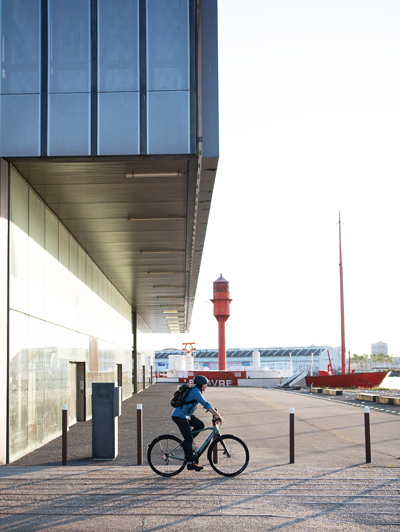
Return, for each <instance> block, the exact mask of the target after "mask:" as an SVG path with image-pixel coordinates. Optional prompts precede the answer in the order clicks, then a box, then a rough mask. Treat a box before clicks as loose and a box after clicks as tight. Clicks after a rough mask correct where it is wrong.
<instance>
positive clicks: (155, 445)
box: [147, 419, 250, 477]
mask: <svg viewBox="0 0 400 532" xmlns="http://www.w3.org/2000/svg"><path fill="white" fill-rule="evenodd" d="M207 430H209V431H211V432H210V434H209V435H208V436H207V438H206V439H205V441H204V442H203V443H202V444H201V446H200V447H199V449H198V450H197V451H196V452H195V453H194V456H195V458H196V462H197V460H198V459H199V457H200V456H201V455H202V454H203V453H204V451H205V450H206V449H207V447H208V453H207V458H208V461H209V462H210V465H211V467H212V468H213V469H214V471H215V472H216V473H218V474H220V475H223V476H224V477H234V476H236V475H239V474H240V473H242V472H243V471H244V470H245V469H246V467H247V465H248V463H249V457H250V454H249V450H248V448H247V445H246V444H245V443H244V441H242V440H241V439H240V438H237V437H236V436H233V435H232V434H223V435H221V433H220V430H219V426H218V424H217V423H216V420H215V419H213V426H212V427H205V428H204V429H201V430H195V431H193V434H196V433H199V432H204V431H207ZM211 440H213V441H212V442H211ZM182 443H183V440H182V439H180V438H178V437H177V436H173V435H171V434H163V435H161V436H158V437H157V438H155V439H154V440H153V441H152V442H151V443H149V444H148V446H147V460H148V462H149V466H150V467H151V469H152V470H153V471H154V472H155V473H157V475H161V476H163V477H173V476H174V475H177V474H178V473H180V472H181V471H182V470H183V469H184V468H185V465H186V458H185V453H184V450H183V447H182ZM210 443H211V444H210Z"/></svg>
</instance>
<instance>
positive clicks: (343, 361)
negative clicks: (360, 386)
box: [339, 211, 346, 375]
mask: <svg viewBox="0 0 400 532" xmlns="http://www.w3.org/2000/svg"><path fill="white" fill-rule="evenodd" d="M339 273H340V325H341V339H342V375H344V374H345V373H346V342H345V338H344V298H343V264H342V229H341V223H340V211H339Z"/></svg>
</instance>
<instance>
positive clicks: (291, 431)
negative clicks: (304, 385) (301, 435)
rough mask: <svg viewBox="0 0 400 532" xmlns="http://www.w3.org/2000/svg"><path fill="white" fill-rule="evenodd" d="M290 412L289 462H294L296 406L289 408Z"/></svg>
mask: <svg viewBox="0 0 400 532" xmlns="http://www.w3.org/2000/svg"><path fill="white" fill-rule="evenodd" d="M289 412H290V420H289V426H290V430H289V432H290V435H289V447H290V450H289V463H290V464H294V408H291V409H290V410H289Z"/></svg>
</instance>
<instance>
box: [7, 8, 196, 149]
mask: <svg viewBox="0 0 400 532" xmlns="http://www.w3.org/2000/svg"><path fill="white" fill-rule="evenodd" d="M194 5H195V4H194V0H168V1H166V0H147V1H146V3H145V16H142V17H141V16H140V14H139V10H140V3H139V0H97V3H96V2H91V1H90V0H68V2H66V1H65V0H48V1H47V4H46V3H43V2H41V1H40V0H18V1H15V0H0V22H1V47H2V75H1V81H0V99H1V102H0V119H1V128H0V156H39V155H42V156H44V155H49V156H82V155H138V154H140V153H142V154H161V155H162V154H166V155H168V154H186V153H189V152H190V146H191V145H193V146H195V145H196V142H195V129H196V128H194V127H191V122H194V121H195V120H196V117H195V106H193V105H191V104H190V102H191V100H192V104H193V95H195V94H196V87H195V75H194V70H195V68H196V65H195V64H194V63H193V64H192V65H191V62H190V58H191V54H192V57H193V56H194V52H195V50H194V49H191V46H192V47H194V46H195V44H194V43H195V38H194V33H195V31H196V30H195V28H196V25H195V23H194V20H191V17H192V18H193V19H194V9H195V8H194ZM191 43H192V44H191ZM191 135H192V136H193V137H194V138H193V139H191ZM141 137H142V138H141ZM191 140H192V143H191Z"/></svg>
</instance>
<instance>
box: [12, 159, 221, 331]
mask: <svg viewBox="0 0 400 532" xmlns="http://www.w3.org/2000/svg"><path fill="white" fill-rule="evenodd" d="M8 160H9V161H10V162H11V163H12V165H13V166H14V168H15V169H16V170H17V172H18V173H19V174H20V175H21V176H22V177H23V178H24V179H25V180H26V181H27V182H28V183H29V184H30V185H31V187H32V188H33V189H34V191H35V192H36V193H37V194H38V196H39V197H40V198H41V199H42V200H43V202H44V203H45V204H46V205H47V206H48V207H49V208H50V209H51V210H52V211H53V212H54V214H55V215H56V216H57V217H58V218H59V219H60V220H61V222H62V223H63V224H64V225H65V227H66V228H67V229H68V230H69V231H70V233H71V234H72V235H73V237H74V238H75V239H76V240H77V242H78V243H79V244H80V245H81V246H82V248H84V249H85V251H86V252H87V253H88V254H89V255H90V257H91V258H92V259H93V260H94V262H95V263H96V264H97V265H98V266H99V268H100V269H101V270H102V271H103V272H104V274H105V275H106V276H107V278H108V279H109V280H110V281H111V282H112V283H113V284H114V286H115V287H116V288H117V289H118V290H119V292H120V293H121V294H122V295H123V296H124V297H125V299H126V300H127V301H128V302H129V303H130V305H131V306H132V309H133V310H134V311H136V313H137V315H138V316H139V317H140V318H141V319H140V328H141V330H142V331H143V332H155V333H165V332H186V331H188V330H189V328H190V321H191V315H192V310H193V303H194V297H195V292H196V286H197V281H198V274H199V269H200V262H201V257H202V252H203V245H204V239H205V234H206V228H207V222H208V216H209V210H210V205H211V197H212V191H213V186H214V180H215V174H216V168H217V163H218V158H203V159H202V160H201V161H200V163H199V159H198V157H196V156H194V155H182V156H180V155H174V156H132V157H129V156H126V157H68V158H52V157H43V158H11V159H10V158H8Z"/></svg>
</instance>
